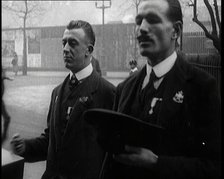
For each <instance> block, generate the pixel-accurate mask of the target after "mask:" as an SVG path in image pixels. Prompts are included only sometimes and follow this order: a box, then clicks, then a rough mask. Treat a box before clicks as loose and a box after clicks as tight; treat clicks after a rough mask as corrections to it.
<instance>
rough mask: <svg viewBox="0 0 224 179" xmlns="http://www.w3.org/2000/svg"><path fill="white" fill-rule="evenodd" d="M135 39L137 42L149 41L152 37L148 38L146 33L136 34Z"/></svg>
mask: <svg viewBox="0 0 224 179" xmlns="http://www.w3.org/2000/svg"><path fill="white" fill-rule="evenodd" d="M137 40H138V41H139V42H149V41H153V40H152V38H150V37H149V36H147V35H139V36H137Z"/></svg>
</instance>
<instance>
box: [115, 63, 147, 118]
mask: <svg viewBox="0 0 224 179" xmlns="http://www.w3.org/2000/svg"><path fill="white" fill-rule="evenodd" d="M145 71H146V66H144V67H143V68H142V70H141V71H140V72H139V73H138V74H136V77H135V78H133V79H131V80H132V81H130V83H128V84H127V86H125V87H124V89H123V91H124V94H122V96H121V97H122V99H121V100H120V101H122V102H120V104H121V105H120V106H119V107H118V109H115V110H118V112H122V113H126V114H129V110H130V104H132V102H133V100H134V99H135V95H136V93H138V87H139V85H141V84H140V83H141V78H142V75H145Z"/></svg>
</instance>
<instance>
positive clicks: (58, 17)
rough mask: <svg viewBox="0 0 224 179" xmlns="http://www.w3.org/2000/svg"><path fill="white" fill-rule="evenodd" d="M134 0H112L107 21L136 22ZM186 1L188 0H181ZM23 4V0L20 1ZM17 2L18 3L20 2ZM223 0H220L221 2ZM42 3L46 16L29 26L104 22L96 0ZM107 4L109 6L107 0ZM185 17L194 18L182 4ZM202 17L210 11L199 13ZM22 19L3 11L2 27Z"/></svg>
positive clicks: (99, 4) (201, 1) (201, 2)
mask: <svg viewBox="0 0 224 179" xmlns="http://www.w3.org/2000/svg"><path fill="white" fill-rule="evenodd" d="M133 1H134V0H112V3H111V6H110V8H106V9H105V14H104V15H105V16H104V17H105V19H104V20H105V23H108V22H111V21H122V22H123V23H130V22H134V17H135V7H134V6H133ZM181 1H186V0H181ZM18 2H19V3H21V4H23V3H24V2H23V1H18ZM18 2H17V3H18ZM220 2H221V0H218V3H220ZM41 3H42V5H43V6H44V7H45V8H46V9H47V11H46V13H45V14H44V16H41V17H38V18H37V19H32V21H29V22H28V24H27V25H28V26H32V27H37V26H61V25H66V24H67V23H68V22H69V21H70V20H72V19H74V20H75V19H82V20H86V21H88V22H90V23H91V24H102V9H99V8H96V4H95V3H96V1H95V0H88V1H87V0H81V1H75V0H73V1H41ZM202 4H203V0H198V5H202ZM97 5H98V6H102V2H101V1H98V4H97ZM105 6H109V3H108V1H106V0H105ZM182 9H183V13H184V14H185V15H184V18H185V19H186V18H188V19H190V20H191V19H192V8H189V7H186V6H184V5H182ZM200 15H201V17H202V18H204V16H205V15H208V13H206V14H205V15H204V14H199V16H200ZM21 25H22V21H21V20H18V19H17V17H15V16H11V15H10V13H8V12H6V11H4V10H3V11H2V27H21Z"/></svg>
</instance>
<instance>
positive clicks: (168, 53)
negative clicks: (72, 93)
mask: <svg viewBox="0 0 224 179" xmlns="http://www.w3.org/2000/svg"><path fill="white" fill-rule="evenodd" d="M182 24H183V21H182V11H181V6H180V3H179V1H178V0H142V1H141V2H140V5H139V10H138V14H137V16H136V30H137V39H138V43H139V48H140V53H141V55H142V56H144V57H145V59H146V61H147V64H146V65H145V67H144V68H143V69H142V70H140V71H139V72H137V73H136V74H134V75H132V76H130V77H129V78H128V79H126V80H125V81H124V82H122V83H120V84H119V85H118V87H117V90H116V95H115V105H114V110H116V111H118V112H121V113H124V114H127V115H131V116H133V117H135V118H138V119H140V120H142V121H145V122H148V123H150V124H155V125H158V126H161V127H163V128H164V129H165V134H166V135H163V136H162V138H161V139H159V138H156V139H155V141H158V145H157V146H158V148H156V149H151V148H150V147H149V148H146V147H142V146H134V145H130V144H129V145H128V144H126V145H125V151H124V152H121V153H119V154H112V155H111V154H109V157H108V160H107V164H106V165H105V174H104V176H105V178H107V179H108V178H109V179H143V178H148V179H149V178H150V179H157V178H158V179H175V178H177V179H180V178H181V179H183V178H186V179H191V178H197V179H199V178H201V179H205V178H206V179H208V178H210V179H214V178H220V163H221V162H220V160H221V159H220V158H221V157H220V141H221V140H220V97H219V94H218V89H217V85H216V81H215V79H214V77H212V76H210V75H209V74H207V73H206V72H204V71H201V70H200V69H198V68H195V67H193V66H192V65H190V64H189V63H188V62H187V61H186V60H185V59H184V57H183V56H181V55H179V54H177V52H176V49H175V44H176V41H177V39H178V38H179V37H180V35H181V33H182V26H183V25H182ZM134 132H135V131H134ZM136 135H138V134H137V133H136ZM150 137H151V136H150ZM145 142H146V143H150V142H151V141H145ZM108 143H109V142H108Z"/></svg>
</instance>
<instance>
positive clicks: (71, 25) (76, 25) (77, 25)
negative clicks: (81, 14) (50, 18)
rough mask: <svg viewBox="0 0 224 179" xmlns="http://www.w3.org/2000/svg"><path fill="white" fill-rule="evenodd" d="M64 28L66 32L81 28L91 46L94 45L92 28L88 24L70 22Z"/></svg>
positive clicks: (75, 21)
mask: <svg viewBox="0 0 224 179" xmlns="http://www.w3.org/2000/svg"><path fill="white" fill-rule="evenodd" d="M66 28H67V29H68V30H72V29H79V28H82V29H83V30H84V32H85V33H86V35H87V37H88V38H89V41H90V44H91V45H93V46H94V45H95V33H94V31H93V28H92V26H91V25H90V24H89V23H88V22H86V21H82V20H72V21H70V22H69V24H68V25H67V26H66Z"/></svg>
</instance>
